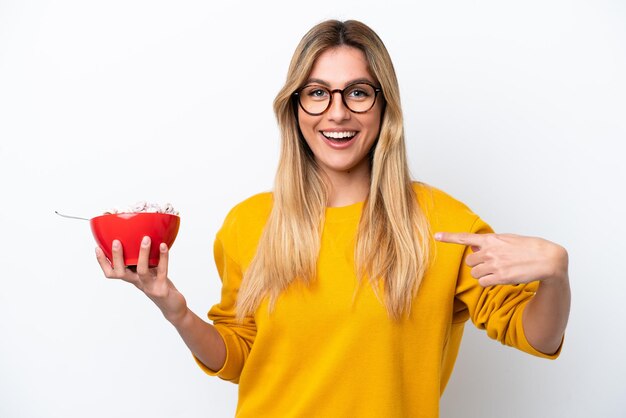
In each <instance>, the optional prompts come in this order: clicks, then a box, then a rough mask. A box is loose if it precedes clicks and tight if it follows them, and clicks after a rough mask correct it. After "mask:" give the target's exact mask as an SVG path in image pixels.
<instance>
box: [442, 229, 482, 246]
mask: <svg viewBox="0 0 626 418" xmlns="http://www.w3.org/2000/svg"><path fill="white" fill-rule="evenodd" d="M435 239H436V240H437V241H440V242H447V243H450V244H461V245H472V246H477V247H480V246H481V245H482V244H483V242H484V239H485V237H484V236H482V235H481V234H470V233H467V232H437V233H436V234H435Z"/></svg>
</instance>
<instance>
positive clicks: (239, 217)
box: [222, 192, 274, 228]
mask: <svg viewBox="0 0 626 418" xmlns="http://www.w3.org/2000/svg"><path fill="white" fill-rule="evenodd" d="M273 201H274V199H273V194H272V193H271V192H264V193H257V194H255V195H253V196H250V197H249V198H247V199H245V200H243V201H241V202H239V203H237V204H236V205H235V206H234V207H233V208H232V209H231V210H230V211H229V212H228V214H227V215H226V219H225V220H224V226H223V227H222V228H228V227H233V226H235V225H237V224H241V223H246V224H250V223H253V224H254V223H263V224H265V221H266V220H267V217H268V216H269V214H270V211H271V210H272V204H273Z"/></svg>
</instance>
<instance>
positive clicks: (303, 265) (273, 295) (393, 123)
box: [237, 20, 430, 319]
mask: <svg viewBox="0 0 626 418" xmlns="http://www.w3.org/2000/svg"><path fill="white" fill-rule="evenodd" d="M342 45H345V46H351V47H354V48H358V49H359V50H361V51H363V53H364V55H365V57H366V60H367V62H368V64H369V70H370V72H371V73H372V75H373V76H374V77H375V78H376V80H377V81H378V83H379V84H380V87H381V88H382V91H383V95H384V100H385V105H384V110H383V116H382V121H381V127H380V134H379V138H378V140H377V142H376V143H375V145H374V149H373V150H372V152H370V159H371V185H370V190H369V196H368V198H367V201H366V202H365V205H364V208H363V214H362V216H361V220H360V224H359V228H358V232H357V242H356V246H355V263H356V271H357V274H358V277H359V278H360V279H361V280H363V279H367V280H369V281H370V283H371V285H372V286H373V288H374V290H375V291H376V293H377V295H379V297H380V291H379V288H380V286H381V280H382V285H383V286H382V288H383V293H384V295H383V300H384V304H385V307H386V309H387V311H388V313H389V315H390V316H391V317H392V318H395V319H399V318H401V317H402V315H403V314H406V313H408V312H410V309H411V302H412V300H413V298H414V297H415V295H416V293H417V290H418V288H419V285H420V282H421V280H422V278H423V276H424V274H425V271H426V268H427V264H428V260H429V255H430V254H429V249H430V233H429V227H428V221H427V219H426V216H425V215H424V213H423V212H422V210H421V208H420V206H419V204H418V202H417V200H416V196H415V193H414V191H413V188H412V183H411V178H410V174H409V169H408V164H407V160H406V147H405V143H404V128H403V120H402V110H401V106H400V94H399V87H398V82H397V79H396V75H395V71H394V68H393V64H392V62H391V58H390V57H389V53H388V52H387V49H386V48H385V46H384V44H383V42H382V41H381V39H380V38H379V37H378V36H377V35H376V33H375V32H374V31H373V30H372V29H370V28H369V27H368V26H366V25H364V24H363V23H361V22H358V21H354V20H349V21H346V22H340V21H336V20H329V21H325V22H322V23H320V24H318V25H316V26H314V27H313V28H312V29H311V30H310V31H309V32H308V33H307V34H306V35H305V36H304V37H303V38H302V40H301V41H300V43H299V45H298V47H297V48H296V50H295V52H294V55H293V58H292V60H291V64H290V66H289V71H288V73H287V80H286V82H285V85H284V86H283V88H282V89H281V90H280V92H279V93H278V95H277V96H276V99H275V100H274V112H275V113H276V118H277V120H278V125H279V128H280V132H281V138H282V144H281V151H280V160H279V164H278V170H277V174H276V180H275V188H274V193H273V207H272V211H271V214H270V216H269V219H268V221H267V224H266V226H265V229H264V231H263V233H262V235H261V238H260V241H259V244H258V248H257V251H256V254H255V256H254V258H253V260H252V262H251V263H250V265H249V267H248V269H247V270H246V272H245V274H244V278H243V282H242V285H241V288H240V290H239V295H238V300H237V317H238V318H239V319H243V317H244V316H246V315H250V314H252V313H253V312H254V311H255V310H256V308H257V307H258V306H259V304H260V303H261V301H262V300H263V299H264V298H265V297H269V302H270V307H272V306H273V305H274V303H275V302H276V300H277V298H278V296H279V295H280V293H281V292H282V291H283V290H285V289H286V288H287V287H288V286H289V285H290V284H291V283H292V282H294V281H295V280H301V281H303V282H304V283H306V284H309V283H311V282H312V281H313V280H314V279H315V277H316V263H317V258H318V254H319V250H320V239H321V237H320V236H321V231H322V227H323V224H324V213H325V209H326V205H327V198H328V194H327V182H326V181H325V177H324V174H323V173H322V170H321V169H320V168H319V167H318V166H317V164H316V163H315V159H314V156H313V154H312V152H311V150H310V148H309V147H308V146H307V144H306V142H305V141H304V138H303V137H302V134H301V132H300V129H299V126H298V119H297V107H296V106H297V102H295V101H294V96H293V93H294V92H296V91H297V90H298V89H299V88H301V87H302V85H303V84H304V83H305V82H306V80H307V78H308V76H309V73H310V72H311V68H312V67H313V64H314V62H315V60H316V59H317V58H318V57H319V56H320V54H322V53H323V52H324V51H326V50H328V49H332V48H335V47H338V46H342Z"/></svg>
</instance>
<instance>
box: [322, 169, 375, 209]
mask: <svg viewBox="0 0 626 418" xmlns="http://www.w3.org/2000/svg"><path fill="white" fill-rule="evenodd" d="M326 174H327V176H328V180H329V183H330V184H329V186H330V187H329V194H328V206H330V207H340V206H348V205H352V204H354V203H358V202H362V201H364V200H365V199H367V195H368V194H369V190H370V182H371V179H370V170H369V167H368V168H367V170H358V169H357V170H354V171H347V172H333V173H326Z"/></svg>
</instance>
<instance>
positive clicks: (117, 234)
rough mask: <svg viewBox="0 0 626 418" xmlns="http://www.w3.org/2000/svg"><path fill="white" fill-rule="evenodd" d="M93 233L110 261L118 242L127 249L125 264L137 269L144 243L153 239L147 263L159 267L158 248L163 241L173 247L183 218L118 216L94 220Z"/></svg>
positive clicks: (106, 216) (160, 215)
mask: <svg viewBox="0 0 626 418" xmlns="http://www.w3.org/2000/svg"><path fill="white" fill-rule="evenodd" d="M89 223H90V224H91V232H92V233H93V236H94V238H95V239H96V242H97V243H98V245H99V246H100V248H101V249H102V251H104V254H105V255H106V256H107V258H108V259H109V260H113V254H112V250H111V245H112V244H113V240H116V239H117V240H119V241H120V242H121V243H122V248H123V249H124V264H125V265H126V266H136V265H137V259H138V258H139V248H140V247H141V240H142V239H143V237H145V236H149V237H150V240H151V245H150V257H149V262H148V264H149V265H150V267H155V266H156V265H158V264H159V246H160V245H161V243H162V242H164V243H165V244H167V247H168V248H171V246H172V244H174V240H175V239H176V235H177V234H178V227H179V226H180V217H178V216H176V215H170V214H166V213H117V214H111V215H102V216H96V217H95V218H92V219H91V220H90V221H89Z"/></svg>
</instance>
